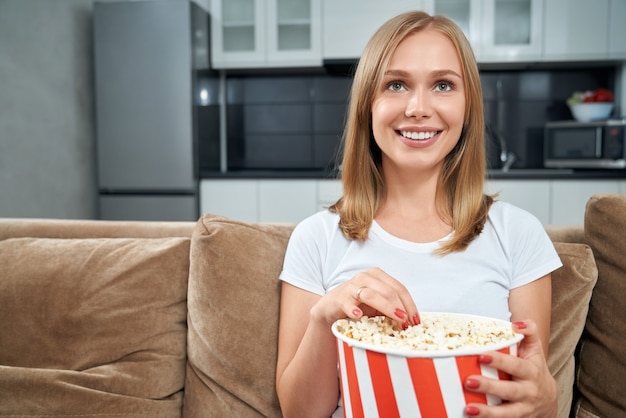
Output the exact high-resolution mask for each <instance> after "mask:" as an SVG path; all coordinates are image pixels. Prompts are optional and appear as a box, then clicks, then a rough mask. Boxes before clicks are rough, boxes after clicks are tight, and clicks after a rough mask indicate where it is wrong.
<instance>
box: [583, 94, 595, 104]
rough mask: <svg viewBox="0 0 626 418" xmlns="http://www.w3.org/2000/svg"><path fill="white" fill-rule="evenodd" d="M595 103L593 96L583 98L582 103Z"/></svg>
mask: <svg viewBox="0 0 626 418" xmlns="http://www.w3.org/2000/svg"><path fill="white" fill-rule="evenodd" d="M595 101H596V98H595V95H591V96H584V97H583V103H593V102H595Z"/></svg>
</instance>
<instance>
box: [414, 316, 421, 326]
mask: <svg viewBox="0 0 626 418" xmlns="http://www.w3.org/2000/svg"><path fill="white" fill-rule="evenodd" d="M420 322H422V321H421V319H420V316H419V315H418V314H415V315H413V325H419V324H420Z"/></svg>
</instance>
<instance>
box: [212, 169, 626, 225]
mask: <svg viewBox="0 0 626 418" xmlns="http://www.w3.org/2000/svg"><path fill="white" fill-rule="evenodd" d="M485 192H486V193H489V194H494V193H498V197H497V199H498V200H501V201H504V202H509V203H511V204H513V205H515V206H518V207H520V208H522V209H525V210H527V211H528V212H530V213H532V214H533V215H535V216H536V217H537V219H539V221H540V222H541V223H542V224H544V225H547V224H579V225H582V224H583V222H584V215H585V206H586V204H587V201H588V200H589V198H590V197H591V196H593V195H594V194H597V193H622V194H626V180H623V179H607V180H587V179H581V180H566V179H563V180H560V179H556V180H555V179H529V180H526V179H489V180H488V181H487V183H486V185H485ZM341 194H342V184H341V181H340V180H335V179H204V180H202V181H201V182H200V211H201V213H212V214H215V215H222V216H226V217H228V218H231V219H236V220H241V221H245V222H293V223H297V222H299V221H301V220H303V219H304V218H306V217H308V216H310V215H312V214H314V213H315V212H318V211H320V210H323V209H326V208H328V207H329V206H330V205H332V204H333V203H335V202H336V201H337V199H339V198H340V197H341Z"/></svg>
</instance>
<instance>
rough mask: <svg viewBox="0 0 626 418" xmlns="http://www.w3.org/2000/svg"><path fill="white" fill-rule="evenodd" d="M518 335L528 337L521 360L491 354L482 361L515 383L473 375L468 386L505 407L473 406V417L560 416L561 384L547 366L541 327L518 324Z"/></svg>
mask: <svg viewBox="0 0 626 418" xmlns="http://www.w3.org/2000/svg"><path fill="white" fill-rule="evenodd" d="M513 328H514V330H515V331H516V332H518V333H520V334H524V339H523V340H522V343H521V344H520V347H519V350H518V356H517V357H515V356H511V355H508V354H503V353H498V352H490V353H486V354H485V355H483V356H481V357H480V359H479V361H480V362H481V363H482V364H485V365H489V366H491V367H494V368H496V369H498V370H501V371H503V372H505V373H509V374H510V375H511V376H512V380H495V379H491V378H488V377H484V376H480V375H472V376H470V377H468V378H467V379H466V380H465V382H464V385H465V388H466V389H467V390H469V391H473V392H480V393H486V394H491V395H494V396H497V397H499V398H500V399H502V400H503V403H502V405H498V406H487V405H482V404H469V405H467V406H466V408H465V414H466V415H467V416H470V417H532V418H543V417H545V418H552V417H555V416H556V414H557V384H556V381H555V380H554V378H553V377H552V375H551V374H550V370H549V369H548V364H547V362H546V359H545V356H544V354H543V353H544V351H543V347H542V344H541V340H540V338H539V335H538V332H537V326H536V324H535V323H534V322H533V321H530V320H529V321H523V322H514V323H513Z"/></svg>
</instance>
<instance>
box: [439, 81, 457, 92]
mask: <svg viewBox="0 0 626 418" xmlns="http://www.w3.org/2000/svg"><path fill="white" fill-rule="evenodd" d="M453 88H454V85H453V84H452V83H451V82H449V81H439V82H437V84H435V89H436V90H437V91H451V90H453Z"/></svg>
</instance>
